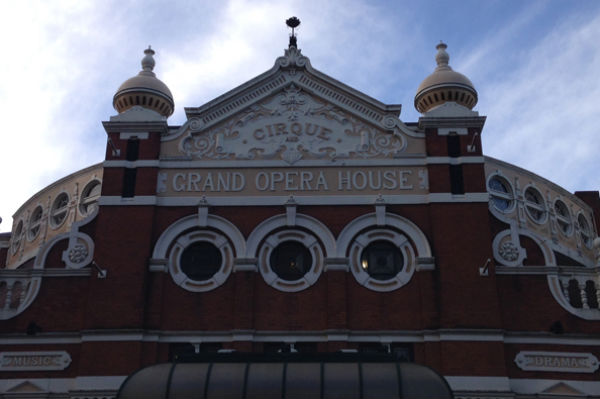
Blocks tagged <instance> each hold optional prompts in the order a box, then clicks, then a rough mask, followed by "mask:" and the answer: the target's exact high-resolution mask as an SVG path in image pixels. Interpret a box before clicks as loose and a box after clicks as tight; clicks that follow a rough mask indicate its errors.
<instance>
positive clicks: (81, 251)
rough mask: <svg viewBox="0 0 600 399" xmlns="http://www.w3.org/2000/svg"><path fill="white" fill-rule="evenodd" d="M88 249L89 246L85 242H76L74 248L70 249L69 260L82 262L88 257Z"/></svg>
mask: <svg viewBox="0 0 600 399" xmlns="http://www.w3.org/2000/svg"><path fill="white" fill-rule="evenodd" d="M87 256H88V250H87V247H86V246H85V245H83V244H75V246H73V248H72V249H71V250H70V251H69V260H70V261H71V262H73V263H77V264H80V263H81V262H83V261H84V260H85V258H87Z"/></svg>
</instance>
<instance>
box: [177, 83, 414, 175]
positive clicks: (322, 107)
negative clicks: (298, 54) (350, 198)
mask: <svg viewBox="0 0 600 399" xmlns="http://www.w3.org/2000/svg"><path fill="white" fill-rule="evenodd" d="M192 127H193V125H191V128H190V132H189V135H188V136H187V137H186V138H185V139H183V140H182V141H181V142H180V151H181V152H182V153H183V154H185V155H187V156H191V157H194V158H197V159H204V160H215V159H224V160H225V159H240V160H250V159H256V160H259V159H279V160H283V161H285V162H286V163H287V164H289V165H293V164H294V163H296V162H297V161H299V160H301V159H304V160H306V159H313V160H319V159H327V160H331V161H335V160H343V159H348V158H363V159H370V158H395V157H399V156H400V155H401V154H402V152H403V151H404V149H405V147H406V144H407V143H406V139H405V138H404V137H403V136H402V135H401V134H399V133H391V132H389V131H384V130H383V129H377V128H375V127H374V126H372V125H371V124H367V123H364V122H363V121H361V120H360V119H358V118H356V117H354V116H353V115H350V114H348V113H346V112H344V111H343V110H341V109H340V108H338V107H336V106H334V105H332V104H330V103H327V102H325V101H323V100H321V99H319V98H317V97H315V96H313V95H310V94H309V93H307V92H306V91H304V90H301V89H300V88H299V87H297V86H296V85H294V84H293V83H292V84H290V85H288V86H287V87H285V88H284V89H283V90H282V91H280V92H279V93H278V94H276V95H274V96H272V97H270V98H267V99H266V100H264V101H263V102H261V103H256V104H253V105H252V106H250V107H249V108H248V109H246V110H245V111H243V112H241V113H239V114H237V115H235V116H234V117H232V118H230V119H228V120H227V121H225V122H224V123H222V124H220V125H218V126H216V127H215V128H213V129H210V130H208V131H202V130H200V131H195V130H194V129H193V128H192Z"/></svg>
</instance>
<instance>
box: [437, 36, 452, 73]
mask: <svg viewBox="0 0 600 399" xmlns="http://www.w3.org/2000/svg"><path fill="white" fill-rule="evenodd" d="M435 48H436V49H437V51H438V52H437V54H436V55H435V61H436V62H437V64H438V68H439V67H448V62H449V61H450V56H449V55H448V53H447V52H446V49H447V48H448V45H446V43H444V42H443V41H441V40H440V43H439V44H438V45H437V46H435Z"/></svg>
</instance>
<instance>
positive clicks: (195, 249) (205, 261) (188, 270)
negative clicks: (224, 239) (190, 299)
mask: <svg viewBox="0 0 600 399" xmlns="http://www.w3.org/2000/svg"><path fill="white" fill-rule="evenodd" d="M222 261H223V257H222V256H221V251H219V249H218V248H217V247H216V246H214V245H213V244H211V243H209V242H206V241H199V242H195V243H193V244H191V245H189V246H188V247H187V248H186V249H185V250H184V251H183V253H182V254H181V260H180V264H181V270H183V272H184V273H185V274H186V275H187V276H188V277H189V278H190V279H192V280H196V281H203V280H208V279H209V278H211V277H212V276H214V275H215V273H217V272H218V271H219V269H221V263H222Z"/></svg>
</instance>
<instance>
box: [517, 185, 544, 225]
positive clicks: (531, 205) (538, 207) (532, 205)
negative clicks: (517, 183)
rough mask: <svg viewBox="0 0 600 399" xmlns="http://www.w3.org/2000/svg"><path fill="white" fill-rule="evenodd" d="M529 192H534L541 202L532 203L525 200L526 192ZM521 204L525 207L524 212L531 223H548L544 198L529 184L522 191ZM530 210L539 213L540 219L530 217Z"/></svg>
mask: <svg viewBox="0 0 600 399" xmlns="http://www.w3.org/2000/svg"><path fill="white" fill-rule="evenodd" d="M530 190H531V191H533V192H535V193H536V194H537V195H538V196H539V199H540V201H541V202H540V203H537V202H532V201H529V200H528V199H527V192H528V191H530ZM523 204H524V206H525V212H526V213H527V216H528V217H529V219H531V221H532V222H534V223H536V224H539V225H542V224H545V223H546V222H547V221H548V208H547V207H546V201H545V200H544V196H543V195H542V193H541V191H540V190H538V189H537V187H535V186H534V185H532V184H530V185H528V186H526V187H525V189H524V190H523ZM530 208H533V209H535V210H538V211H541V212H542V213H543V214H542V217H541V218H539V219H536V218H535V217H534V216H533V215H532V211H531V210H530Z"/></svg>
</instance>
